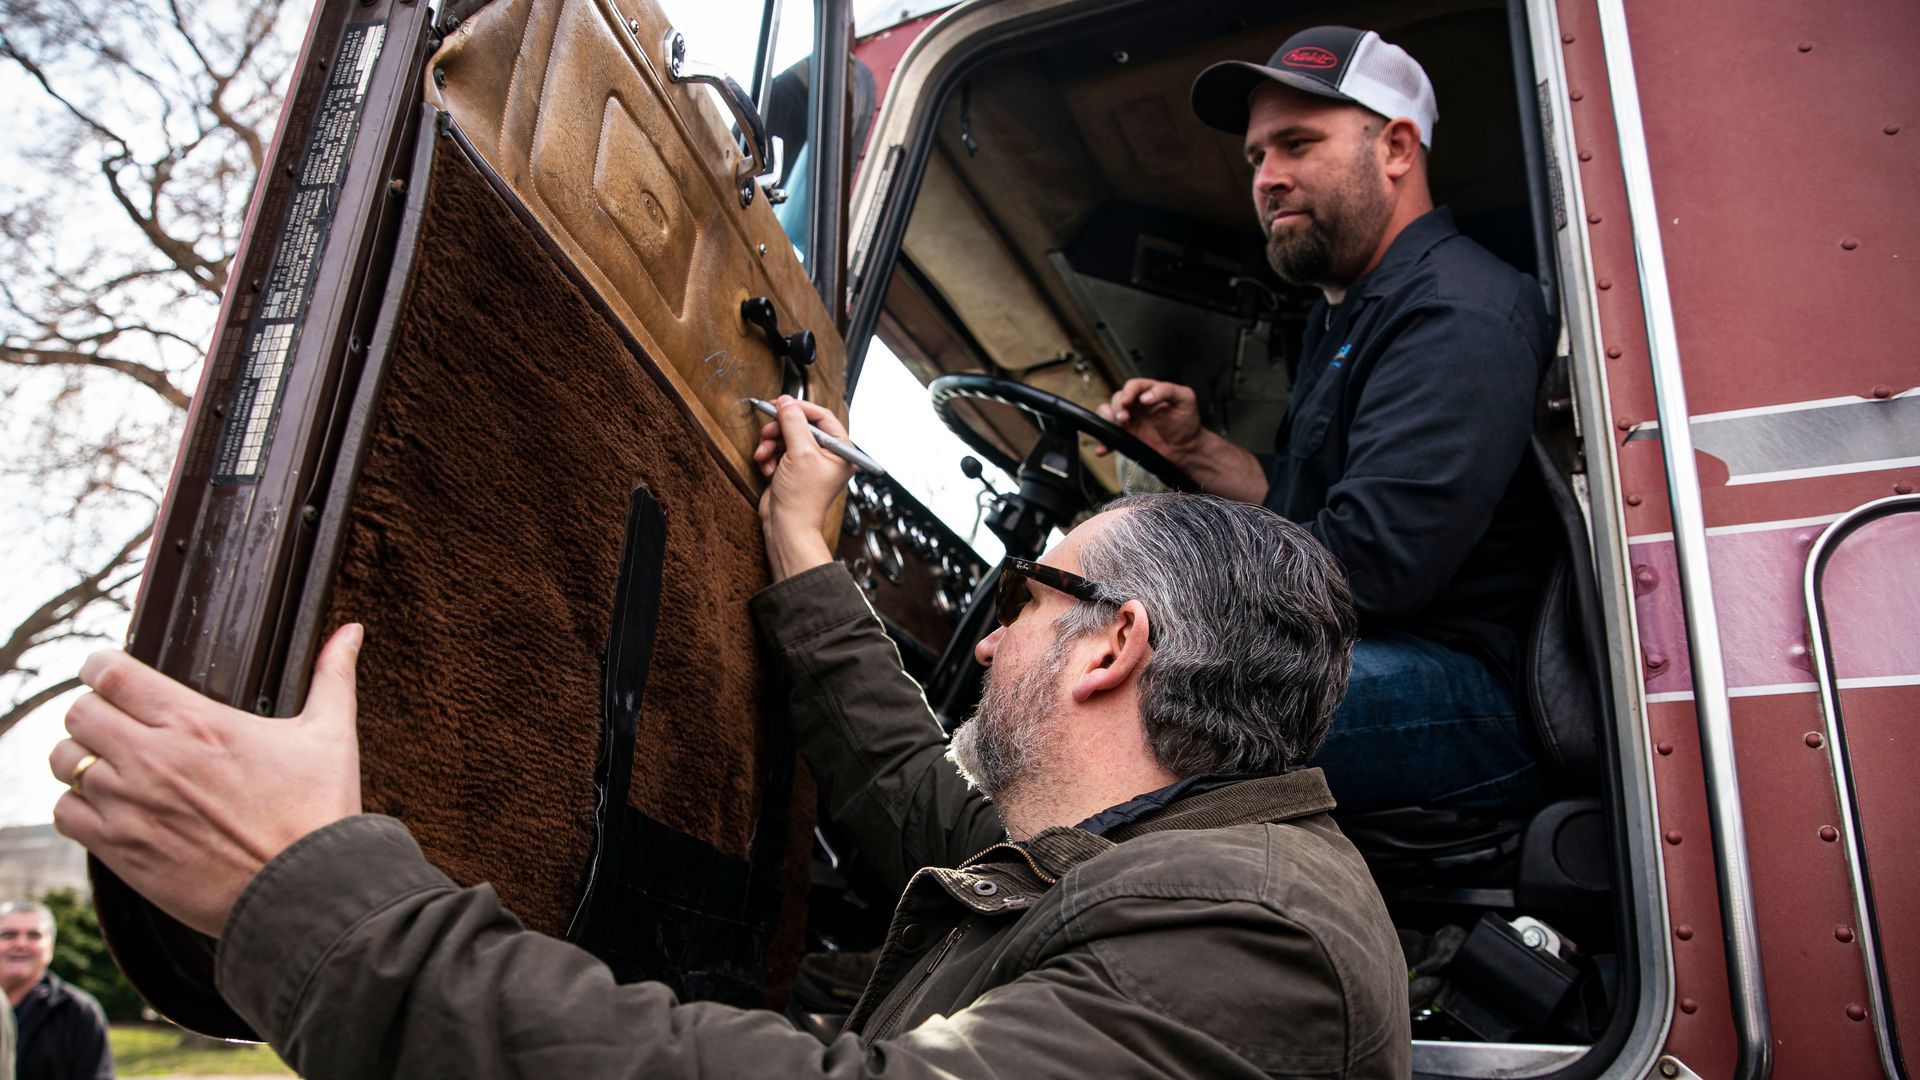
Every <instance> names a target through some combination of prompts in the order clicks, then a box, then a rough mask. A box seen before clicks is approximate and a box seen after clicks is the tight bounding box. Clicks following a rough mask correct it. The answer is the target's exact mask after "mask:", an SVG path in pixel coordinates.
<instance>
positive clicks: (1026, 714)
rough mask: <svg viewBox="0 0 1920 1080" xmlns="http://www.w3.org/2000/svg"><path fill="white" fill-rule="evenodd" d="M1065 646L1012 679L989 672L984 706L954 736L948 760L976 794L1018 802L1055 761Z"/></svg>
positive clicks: (1052, 649) (984, 686)
mask: <svg viewBox="0 0 1920 1080" xmlns="http://www.w3.org/2000/svg"><path fill="white" fill-rule="evenodd" d="M1065 644H1066V642H1064V641H1056V642H1054V644H1053V646H1052V647H1050V648H1049V649H1048V650H1047V655H1046V656H1045V657H1044V658H1042V660H1041V661H1040V663H1038V664H1035V665H1034V666H1032V667H1031V668H1028V669H1027V670H1026V671H1025V672H1023V673H1021V674H1019V675H1016V676H1014V677H1013V678H1010V679H1000V678H996V676H998V675H999V674H1000V672H999V671H998V670H996V669H994V668H991V667H990V668H988V669H987V674H986V678H985V680H984V681H983V682H982V684H981V689H980V704H979V705H976V706H975V707H974V710H973V715H972V716H970V717H968V718H967V722H966V723H964V724H962V725H960V728H959V730H957V731H955V732H954V733H953V741H952V743H950V744H949V745H948V747H947V760H949V761H951V762H953V763H954V765H955V766H956V767H957V768H959V770H960V775H961V776H962V777H965V778H966V781H967V783H969V784H971V785H973V787H974V790H976V791H978V792H980V793H981V794H982V795H985V796H986V797H987V798H989V799H992V800H994V801H995V802H999V803H1003V804H1004V803H1005V802H1006V801H1007V800H1008V799H1009V798H1010V797H1011V798H1018V796H1019V793H1020V791H1021V790H1022V789H1023V788H1025V787H1026V786H1028V785H1030V784H1032V783H1033V782H1034V781H1035V779H1036V778H1037V777H1038V776H1039V775H1040V774H1041V773H1042V772H1043V771H1044V769H1045V767H1046V766H1047V765H1048V764H1049V763H1050V762H1051V760H1052V757H1053V754H1052V735H1053V724H1052V720H1053V713H1054V695H1055V694H1056V693H1058V687H1059V683H1060V673H1061V672H1062V671H1065V670H1066V665H1067V657H1066V649H1065V648H1064V646H1065Z"/></svg>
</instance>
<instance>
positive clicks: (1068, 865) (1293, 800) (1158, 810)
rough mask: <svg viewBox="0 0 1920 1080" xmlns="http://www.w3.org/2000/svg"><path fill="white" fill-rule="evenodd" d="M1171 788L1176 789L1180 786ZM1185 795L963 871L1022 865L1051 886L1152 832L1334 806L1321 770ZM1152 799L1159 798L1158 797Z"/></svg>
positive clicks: (1201, 787)
mask: <svg viewBox="0 0 1920 1080" xmlns="http://www.w3.org/2000/svg"><path fill="white" fill-rule="evenodd" d="M1174 787H1175V788H1179V787H1180V785H1178V784H1176V785H1174ZM1193 789H1198V790H1193ZM1163 790H1165V789H1163ZM1188 790H1190V791H1191V792H1192V793H1191V794H1186V795H1181V796H1177V797H1175V798H1173V799H1172V801H1170V802H1166V803H1165V804H1164V805H1159V806H1150V807H1148V808H1147V809H1146V810H1145V811H1144V812H1141V813H1139V814H1137V815H1130V816H1129V820H1126V821H1124V822H1122V823H1117V824H1109V825H1108V827H1107V828H1106V831H1105V832H1104V833H1102V834H1099V835H1095V834H1094V833H1091V832H1088V831H1087V830H1086V829H1084V828H1080V827H1068V826H1064V825H1056V826H1054V827H1053V828H1050V829H1042V830H1040V831H1039V832H1037V833H1035V834H1034V835H1033V836H1032V837H1031V838H1030V839H1028V840H1027V841H1026V842H1025V843H1023V844H1016V843H1014V842H1012V841H1007V842H1005V843H1001V844H995V845H994V846H993V847H990V848H988V849H987V850H985V851H983V852H981V853H980V854H978V855H976V856H974V857H973V858H971V859H968V860H967V861H966V863H964V864H962V865H963V867H969V866H974V865H977V864H979V863H983V862H996V861H1007V860H1023V861H1025V862H1026V863H1027V865H1028V866H1029V867H1030V868H1031V869H1032V871H1033V872H1034V874H1035V876H1036V877H1038V878H1039V879H1040V880H1041V881H1043V882H1046V883H1047V884H1051V883H1052V882H1054V881H1057V880H1059V879H1060V877H1061V876H1063V875H1064V874H1066V873H1067V872H1068V871H1069V870H1072V869H1073V868H1074V867H1076V866H1078V865H1080V864H1081V863H1083V862H1085V861H1087V860H1088V859H1091V858H1093V857H1094V856H1095V855H1098V854H1100V853H1101V852H1103V851H1105V850H1107V849H1108V848H1110V847H1112V846H1114V845H1115V844H1117V843H1119V842H1121V841H1123V840H1131V839H1132V838H1134V837H1136V836H1143V835H1145V834H1147V833H1150V832H1161V831H1164V830H1170V829H1218V828H1224V827H1226V826H1230V825H1253V824H1258V823H1261V822H1278V821H1290V820H1292V819H1294V818H1302V817H1306V816H1308V815H1310V814H1319V813H1324V812H1326V811H1328V810H1331V809H1333V805H1334V803H1333V792H1331V791H1329V790H1328V789H1327V777H1326V774H1325V773H1323V772H1321V771H1320V770H1319V769H1297V770H1295V771H1293V772H1287V773H1281V774H1280V775H1278V776H1261V777H1255V778H1254V779H1251V780H1241V781H1239V782H1237V783H1227V784H1224V785H1220V786H1212V787H1209V786H1207V785H1205V784H1194V785H1192V787H1191V788H1189V789H1188ZM1153 794H1154V795H1158V794H1159V792H1155V793H1153ZM1148 797H1149V798H1150V797H1151V796H1148ZM1134 801H1135V802H1138V801H1140V800H1134ZM1129 805H1131V804H1130V803H1129V804H1122V806H1129ZM1115 809H1119V808H1118V807H1116V808H1115ZM1096 816H1101V815H1096Z"/></svg>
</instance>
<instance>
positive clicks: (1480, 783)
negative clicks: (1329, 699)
mask: <svg viewBox="0 0 1920 1080" xmlns="http://www.w3.org/2000/svg"><path fill="white" fill-rule="evenodd" d="M1516 712H1517V710H1515V708H1514V705H1513V697H1512V695H1511V694H1509V693H1508V692H1507V688H1506V687H1505V686H1503V685H1501V683H1500V680H1499V679H1498V678H1496V677H1495V676H1494V674H1493V672H1491V671H1489V670H1488V669H1487V666H1486V665H1485V664H1483V663H1481V662H1480V661H1479V660H1478V659H1475V658H1474V657H1472V656H1469V655H1467V654H1466V653H1462V652H1456V651H1454V650H1453V649H1449V648H1447V647H1446V646H1444V645H1438V644H1435V643H1434V642H1431V641H1427V640H1426V639H1424V638H1418V637H1414V636H1413V635H1412V634H1403V633H1387V634H1381V635H1377V636H1375V637H1371V638H1366V639H1363V640H1361V641H1359V642H1356V643H1355V644H1354V647H1353V677H1352V678H1351V679H1350V680H1349V681H1348V683H1347V696H1346V698H1345V699H1343V700H1342V701H1341V702H1340V710H1339V712H1337V713H1335V714H1334V717H1333V725H1332V727H1331V729H1330V730H1329V731H1328V732H1327V741H1326V744H1325V745H1324V746H1322V747H1321V748H1320V753H1319V755H1318V756H1316V757H1315V758H1314V760H1313V764H1315V765H1318V766H1320V767H1321V768H1322V769H1325V770H1326V772H1327V784H1328V785H1329V786H1330V787H1332V788H1333V796H1334V798H1335V799H1338V800H1339V802H1340V808H1341V809H1342V810H1346V811H1350V812H1354V813H1362V812H1365V811H1368V810H1383V809H1387V808H1389V807H1396V806H1429V807H1446V808H1448V809H1460V810H1494V811H1505V810H1513V811H1523V810H1528V809H1531V808H1533V807H1535V806H1538V805H1539V804H1540V803H1541V802H1543V801H1544V800H1545V797H1546V793H1547V792H1546V783H1545V778H1544V777H1543V776H1542V775H1541V769H1540V766H1539V764H1538V762H1537V761H1536V760H1535V758H1534V753H1533V748H1532V746H1531V744H1530V742H1529V740H1528V738H1527V735H1526V733H1525V732H1524V731H1523V730H1521V721H1520V718H1519V717H1518V716H1517V715H1516Z"/></svg>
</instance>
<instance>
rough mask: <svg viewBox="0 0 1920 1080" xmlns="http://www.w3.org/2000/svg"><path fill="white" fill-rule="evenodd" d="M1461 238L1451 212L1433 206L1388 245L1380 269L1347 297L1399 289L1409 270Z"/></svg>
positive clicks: (1367, 276)
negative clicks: (1450, 242)
mask: <svg viewBox="0 0 1920 1080" xmlns="http://www.w3.org/2000/svg"><path fill="white" fill-rule="evenodd" d="M1458 235H1460V229H1459V227H1458V226H1456V225H1455V224H1454V223H1453V211H1452V210H1449V209H1448V208H1446V207H1444V206H1436V207H1434V208H1433V209H1432V210H1429V211H1427V212H1426V213H1424V214H1421V215H1420V216H1419V217H1417V218H1414V219H1413V220H1412V221H1410V222H1408V223H1407V227H1406V228H1404V229H1401V230H1400V235H1399V236H1396V237H1394V238H1393V243H1391V244H1389V245H1387V253H1386V254H1385V255H1383V256H1381V257H1380V265H1378V266H1376V267H1374V268H1373V269H1372V270H1369V271H1367V273H1366V274H1365V276H1363V277H1361V279H1360V280H1359V281H1357V282H1355V283H1354V287H1353V288H1352V289H1349V290H1348V292H1349V293H1350V294H1357V295H1361V296H1365V297H1368V298H1370V299H1372V298H1378V297H1381V296H1385V295H1387V294H1388V293H1390V292H1392V291H1393V290H1394V289H1395V288H1397V287H1398V283H1399V281H1400V279H1401V277H1403V276H1404V275H1405V274H1406V273H1407V272H1408V271H1409V270H1411V269H1412V268H1413V267H1414V266H1415V265H1417V264H1418V263H1419V262H1420V260H1421V259H1423V258H1425V257H1426V255H1427V252H1429V251H1432V250H1433V249H1434V248H1435V247H1436V246H1438V245H1439V244H1440V242H1441V241H1443V240H1449V239H1451V238H1453V237H1455V236H1458Z"/></svg>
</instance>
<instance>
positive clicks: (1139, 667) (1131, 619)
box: [1073, 600, 1153, 704]
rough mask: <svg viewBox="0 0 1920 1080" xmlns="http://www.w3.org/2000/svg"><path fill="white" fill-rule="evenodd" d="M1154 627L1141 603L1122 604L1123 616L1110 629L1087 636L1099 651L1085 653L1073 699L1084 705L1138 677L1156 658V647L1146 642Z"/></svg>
mask: <svg viewBox="0 0 1920 1080" xmlns="http://www.w3.org/2000/svg"><path fill="white" fill-rule="evenodd" d="M1150 633H1151V627H1150V626H1149V625H1148V623H1147V609H1146V608H1145V607H1144V606H1142V605H1141V603H1140V601H1138V600H1129V601H1127V602H1126V603H1124V604H1122V605H1120V613H1119V615H1118V616H1116V617H1115V618H1114V620H1113V622H1111V623H1109V624H1107V628H1106V629H1104V630H1101V631H1099V632H1097V633H1094V634H1090V635H1088V639H1089V641H1091V642H1092V643H1093V644H1094V645H1095V646H1096V648H1095V649H1093V650H1091V651H1089V652H1086V653H1083V654H1082V655H1083V656H1084V657H1085V663H1084V665H1083V666H1082V667H1081V669H1080V672H1079V677H1078V678H1077V679H1075V680H1074V683H1073V700H1074V702H1075V703H1076V704H1084V703H1085V702H1086V701H1087V700H1088V699H1090V698H1092V697H1093V696H1094V695H1095V694H1103V693H1106V692H1108V691H1111V690H1119V689H1122V688H1124V687H1126V686H1127V685H1128V684H1129V683H1131V682H1133V681H1134V680H1135V679H1137V678H1139V676H1140V673H1141V672H1142V671H1144V670H1146V667H1147V661H1148V660H1151V659H1152V658H1153V646H1152V645H1150V644H1148V643H1147V638H1148V636H1149V634H1150Z"/></svg>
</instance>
